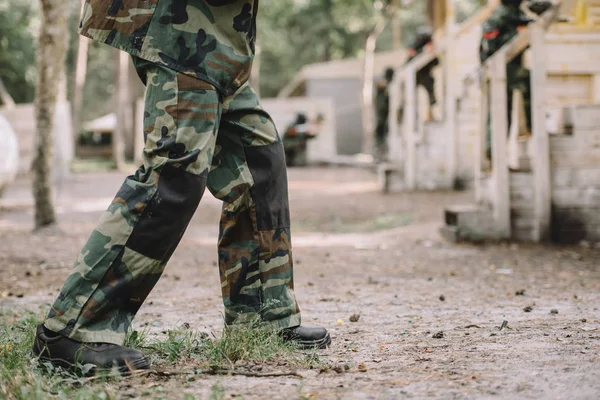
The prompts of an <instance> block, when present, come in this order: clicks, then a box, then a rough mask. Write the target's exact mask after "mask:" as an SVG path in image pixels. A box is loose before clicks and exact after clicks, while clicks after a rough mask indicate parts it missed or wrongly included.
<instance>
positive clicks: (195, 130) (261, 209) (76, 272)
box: [45, 58, 300, 344]
mask: <svg viewBox="0 0 600 400" xmlns="http://www.w3.org/2000/svg"><path fill="white" fill-rule="evenodd" d="M134 61H135V64H136V68H137V70H138V73H139V75H140V76H141V77H142V78H143V80H145V82H146V86H147V93H146V100H145V112H144V136H145V141H146V142H145V149H144V163H143V165H142V166H141V167H140V168H139V169H138V170H137V172H136V173H135V174H134V175H132V176H129V177H127V179H126V180H125V182H124V183H123V185H122V187H121V189H120V190H119V192H118V193H117V195H116V197H115V199H114V200H113V202H112V203H111V204H110V206H109V207H108V209H107V210H106V212H105V213H104V215H103V216H102V218H101V220H100V222H99V223H98V225H97V226H96V228H95V229H94V231H93V232H92V234H91V236H90V238H89V240H88V242H87V244H86V245H85V246H84V248H83V250H82V251H81V254H80V256H79V258H78V260H77V262H76V263H75V267H74V269H73V272H72V273H71V275H70V276H69V277H68V278H67V280H66V282H65V284H64V286H63V288H62V289H61V291H60V294H59V296H58V298H57V299H56V301H55V302H54V304H53V306H52V308H51V311H50V313H49V315H48V318H47V319H46V321H45V325H46V327H47V328H48V329H50V330H53V331H55V332H58V333H61V334H63V335H65V336H68V337H70V338H72V339H75V340H78V341H84V342H106V343H115V344H122V343H123V341H124V338H125V334H126V332H127V330H128V328H129V327H130V324H131V321H132V320H133V318H134V316H135V314H136V312H137V311H138V310H139V308H140V307H141V305H142V303H143V302H144V300H145V299H146V297H147V296H148V294H149V293H150V291H151V290H152V288H153V287H154V285H155V284H156V282H157V281H158V279H159V278H160V276H161V274H162V272H163V270H164V269H165V266H166V264H167V261H168V260H169V258H170V257H171V255H172V254H173V251H174V250H175V248H176V247H177V245H178V243H179V241H180V239H181V237H182V235H183V233H184V231H185V229H186V227H187V225H188V223H189V221H190V219H191V217H192V215H193V214H194V211H195V210H196V207H197V206H198V204H199V202H200V199H201V197H202V194H203V192H204V189H205V187H208V189H209V190H210V192H211V193H212V194H213V195H214V196H215V197H217V198H219V199H220V200H222V201H223V204H224V205H223V210H222V215H221V222H220V233H219V242H218V257H219V273H220V278H221V288H222V294H223V301H224V305H225V322H226V323H227V324H243V323H249V322H255V321H257V320H259V321H262V322H264V323H265V324H268V325H271V326H272V327H273V328H274V329H283V328H287V327H292V326H297V325H299V324H300V312H299V310H298V306H297V303H296V300H295V296H294V290H293V261H292V250H291V237H290V218H289V210H288V198H287V177H286V169H285V157H284V151H283V146H282V143H281V140H280V138H279V136H278V134H277V132H276V129H275V126H274V124H273V122H272V120H271V118H270V117H269V115H268V114H267V113H266V112H265V111H264V110H263V109H262V108H261V107H260V105H259V102H258V100H257V97H256V95H255V93H254V91H253V90H252V89H251V88H250V86H248V85H247V84H246V85H243V86H242V87H241V88H240V89H239V90H238V91H237V92H236V93H234V94H233V95H232V96H227V97H222V96H221V95H220V94H219V93H218V91H217V90H216V88H215V87H214V86H213V85H212V84H210V83H208V82H205V81H202V80H199V79H196V78H193V77H190V76H188V75H186V74H183V73H180V72H177V71H175V70H172V69H170V68H167V67H165V66H163V65H156V64H153V63H150V62H148V61H145V60H142V59H139V58H137V59H135V60H134Z"/></svg>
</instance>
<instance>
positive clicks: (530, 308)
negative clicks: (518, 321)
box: [523, 306, 533, 312]
mask: <svg viewBox="0 0 600 400" xmlns="http://www.w3.org/2000/svg"><path fill="white" fill-rule="evenodd" d="M523 311H525V312H531V311H533V307H531V306H527V307H525V308H524V309H523Z"/></svg>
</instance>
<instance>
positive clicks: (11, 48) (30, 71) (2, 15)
mask: <svg viewBox="0 0 600 400" xmlns="http://www.w3.org/2000/svg"><path fill="white" fill-rule="evenodd" d="M39 15H40V14H39V7H38V5H37V4H35V2H34V4H31V2H30V1H29V0H11V1H1V2H0V77H2V81H3V82H4V85H5V87H6V91H7V92H8V93H10V95H11V97H12V98H13V99H14V101H15V102H16V103H27V102H31V101H33V96H34V92H35V80H36V74H35V49H36V43H35V36H36V32H37V31H38V30H39V21H40V19H39Z"/></svg>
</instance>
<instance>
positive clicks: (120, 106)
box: [112, 49, 133, 169]
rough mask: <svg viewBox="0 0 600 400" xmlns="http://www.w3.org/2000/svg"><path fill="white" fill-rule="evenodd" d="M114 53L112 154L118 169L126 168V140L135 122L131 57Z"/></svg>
mask: <svg viewBox="0 0 600 400" xmlns="http://www.w3.org/2000/svg"><path fill="white" fill-rule="evenodd" d="M113 51H114V60H115V76H114V82H115V91H114V106H115V107H114V113H115V117H116V125H115V129H114V131H113V133H112V153H113V160H114V162H115V165H116V166H117V169H122V168H124V166H125V138H126V136H127V131H128V130H130V126H131V123H132V122H133V121H132V120H131V118H130V117H128V115H129V104H128V103H129V62H130V59H129V55H128V54H127V53H124V52H122V51H120V50H116V49H115V50H113Z"/></svg>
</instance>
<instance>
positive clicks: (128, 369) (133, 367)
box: [38, 356, 150, 376]
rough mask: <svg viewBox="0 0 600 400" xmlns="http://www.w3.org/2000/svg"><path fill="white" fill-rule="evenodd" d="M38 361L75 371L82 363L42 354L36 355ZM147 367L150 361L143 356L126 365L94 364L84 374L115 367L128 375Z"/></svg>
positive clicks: (107, 370) (106, 370)
mask: <svg viewBox="0 0 600 400" xmlns="http://www.w3.org/2000/svg"><path fill="white" fill-rule="evenodd" d="M38 361H40V362H49V363H51V364H52V365H54V366H57V367H61V368H64V369H67V370H69V371H72V372H75V373H77V372H79V368H78V367H80V366H81V365H82V364H74V363H72V362H70V361H67V360H65V359H62V358H50V357H44V356H40V357H38ZM149 368H150V363H149V362H148V360H147V359H145V358H142V359H138V360H133V361H129V362H128V365H122V366H119V367H113V368H101V367H98V366H94V367H93V368H92V369H90V370H89V371H88V372H87V373H86V374H85V376H94V375H96V374H98V373H109V372H112V371H114V370H115V369H116V370H117V371H118V372H119V373H120V374H122V375H130V374H131V373H133V372H134V371H138V370H145V369H149Z"/></svg>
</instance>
